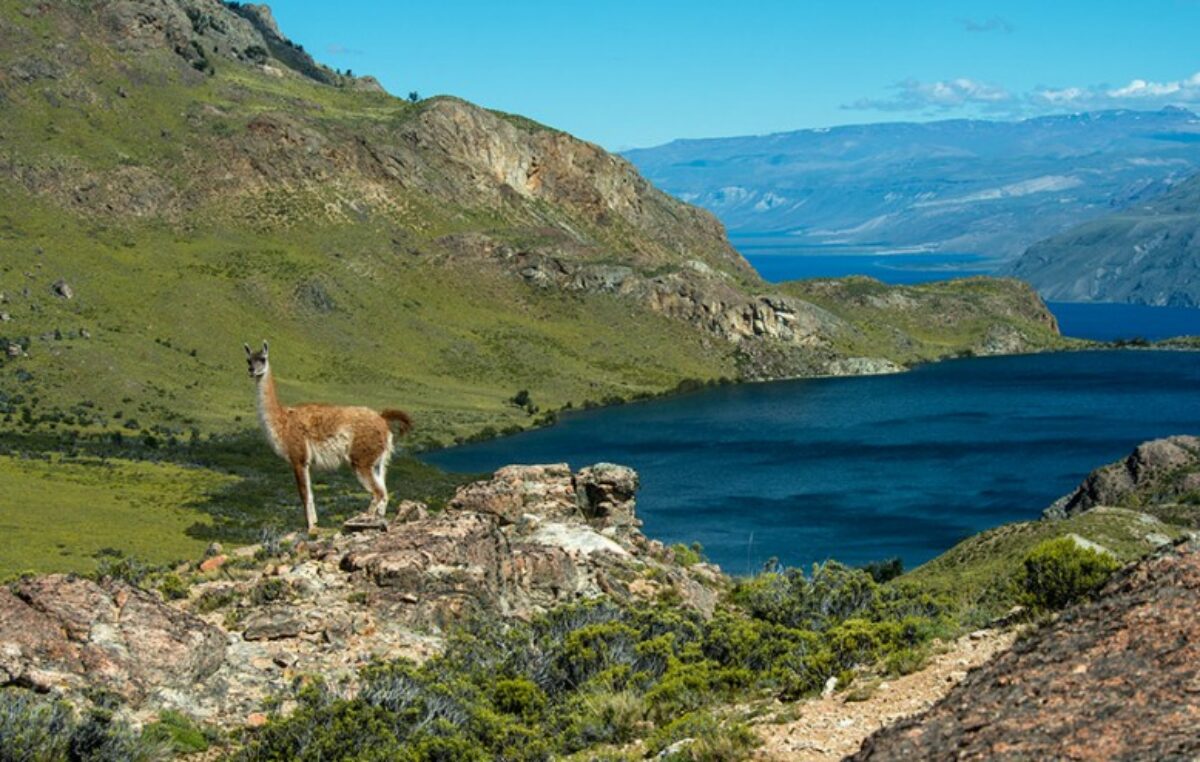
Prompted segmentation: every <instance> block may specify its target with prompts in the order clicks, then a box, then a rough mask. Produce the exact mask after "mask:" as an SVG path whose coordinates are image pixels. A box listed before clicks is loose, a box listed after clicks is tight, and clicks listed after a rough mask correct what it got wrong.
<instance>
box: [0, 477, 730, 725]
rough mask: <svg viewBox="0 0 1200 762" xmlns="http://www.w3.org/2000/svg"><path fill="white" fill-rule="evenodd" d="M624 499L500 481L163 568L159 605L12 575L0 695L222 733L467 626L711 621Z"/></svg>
mask: <svg viewBox="0 0 1200 762" xmlns="http://www.w3.org/2000/svg"><path fill="white" fill-rule="evenodd" d="M636 489H637V475H636V474H635V473H634V472H633V471H631V470H630V469H628V468H624V467H621V466H614V465H611V464H598V465H596V466H593V467H591V468H585V469H583V470H581V471H579V472H577V473H572V472H571V471H570V470H569V469H568V468H567V467H566V466H565V465H551V466H526V467H521V466H510V467H508V468H505V469H501V470H500V471H498V472H497V473H496V474H495V475H494V477H493V478H491V479H490V480H486V481H482V482H476V483H472V484H470V485H467V486H466V487H464V488H462V489H461V490H460V491H459V493H458V495H457V496H456V497H455V499H454V500H453V502H452V504H451V506H450V507H449V508H448V509H447V510H446V511H445V512H444V513H440V514H437V515H433V516H431V515H429V512H428V509H427V508H426V507H425V506H424V505H422V504H419V503H405V504H402V505H401V506H400V509H399V515H398V516H396V517H395V519H394V520H393V521H391V522H390V523H387V522H384V523H381V524H378V525H363V524H362V523H359V524H354V523H351V524H349V525H348V527H347V530H348V531H347V533H346V534H342V535H338V536H336V537H333V538H331V539H328V540H325V541H321V542H311V541H305V542H297V541H296V540H295V538H291V539H285V540H282V541H281V540H279V539H275V540H273V541H272V542H271V543H270V544H269V545H258V546H248V547H243V548H239V549H238V550H237V551H236V552H234V553H231V554H228V555H226V554H223V553H221V551H220V549H219V548H214V549H213V550H212V552H211V553H210V554H209V556H208V557H207V558H206V559H205V560H203V561H202V562H200V563H198V564H185V565H183V566H182V567H181V568H180V569H178V570H177V573H178V574H180V575H185V576H191V575H196V583H195V584H193V585H191V586H190V587H185V588H182V589H177V588H165V590H167V591H168V593H167V594H165V597H166V598H167V602H164V600H163V598H162V597H160V596H159V595H158V594H156V593H154V592H149V591H146V590H143V589H141V588H139V587H136V586H134V585H132V584H130V583H129V582H128V581H125V580H122V579H119V578H113V577H103V578H101V579H100V580H99V581H93V580H90V579H85V578H81V577H74V576H68V575H49V576H43V577H31V578H26V579H23V580H21V581H19V582H17V583H15V584H13V585H12V586H11V587H0V688H2V687H4V686H19V687H23V688H32V689H34V690H36V691H39V692H43V693H45V692H52V693H54V694H56V695H59V696H62V697H64V698H68V699H70V700H72V701H73V702H75V703H76V704H85V705H86V704H89V703H90V702H91V700H92V699H94V698H95V697H96V696H98V695H103V694H104V693H111V694H114V695H116V696H117V697H119V698H120V700H121V702H122V707H123V710H124V711H125V712H126V714H127V716H128V717H130V718H132V719H134V720H136V721H139V722H141V721H145V720H147V719H151V718H154V717H157V716H158V715H159V714H160V713H162V712H163V711H167V710H176V711H181V712H184V713H186V714H187V715H188V716H190V717H193V718H195V719H198V720H201V721H204V722H211V723H215V724H217V725H219V726H222V727H227V728H229V727H240V726H243V725H245V724H247V723H249V724H251V725H253V724H255V723H256V722H260V721H261V720H262V719H263V716H262V715H257V716H256V713H257V712H260V711H262V708H263V706H264V704H265V702H266V700H267V699H268V698H270V697H272V696H278V695H282V694H284V693H286V692H287V691H288V688H289V685H290V684H291V683H292V681H293V680H295V679H298V678H299V677H300V676H302V675H320V676H322V678H323V679H324V680H326V681H328V682H330V683H337V684H341V685H343V686H344V687H349V686H352V685H353V684H354V682H355V680H356V676H357V674H358V670H359V669H360V668H362V667H363V666H365V665H367V664H370V663H371V662H372V661H373V660H375V659H378V658H386V659H396V658H401V657H404V658H411V659H416V660H418V661H420V660H423V659H425V658H427V657H429V656H430V655H432V654H434V653H437V652H439V651H440V650H441V649H442V648H443V647H444V645H445V636H446V635H447V634H448V633H449V632H450V629H451V627H452V625H456V624H458V625H462V624H465V623H466V622H468V621H470V620H471V619H473V618H478V617H481V616H482V617H487V618H494V617H499V618H500V619H528V618H530V617H532V616H534V615H535V614H538V613H544V612H546V611H548V610H550V609H552V608H554V607H555V606H558V605H561V604H566V603H571V602H577V601H582V600H588V599H595V598H597V597H609V598H611V599H614V600H617V601H620V602H624V603H629V602H634V601H639V600H640V601H654V600H657V599H658V598H659V597H660V596H667V595H669V596H670V597H671V599H672V600H674V601H676V602H677V603H678V605H680V606H682V607H683V608H684V609H687V610H691V611H696V612H700V613H701V614H703V615H706V616H711V614H712V612H713V609H714V607H715V605H716V601H717V595H718V593H719V592H720V591H721V590H722V589H723V588H724V587H725V586H726V585H727V584H728V580H727V579H726V578H725V577H724V576H723V575H721V573H720V571H719V570H718V569H716V568H715V567H711V566H709V565H707V564H698V563H692V564H690V565H687V566H685V565H683V564H682V563H680V562H678V561H677V560H676V558H675V552H674V551H672V550H671V549H669V548H665V547H663V545H662V543H659V542H656V541H653V540H649V539H647V538H646V537H645V536H644V535H642V533H641V532H640V531H639V530H638V525H639V524H640V522H639V521H638V519H637V517H636V513H635V492H636ZM160 589H164V588H160ZM171 590H174V592H170V591H171ZM172 598H179V599H180V600H178V601H176V602H170V601H171V599H172Z"/></svg>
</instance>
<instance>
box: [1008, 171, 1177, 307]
mask: <svg viewBox="0 0 1200 762" xmlns="http://www.w3.org/2000/svg"><path fill="white" fill-rule="evenodd" d="M1010 272H1011V274H1013V275H1015V276H1016V277H1018V278H1021V279H1023V280H1027V281H1029V282H1030V283H1032V284H1033V285H1034V286H1036V287H1037V288H1038V290H1039V291H1041V293H1042V295H1043V296H1044V297H1046V298H1048V299H1053V300H1057V301H1065V302H1080V301H1099V302H1133V303H1136V304H1152V305H1170V306H1178V307H1200V175H1197V176H1194V177H1192V178H1191V179H1189V180H1187V181H1185V182H1182V183H1180V184H1179V185H1177V186H1175V187H1174V188H1172V189H1171V190H1169V191H1168V192H1166V193H1164V194H1163V195H1161V196H1158V197H1157V198H1155V199H1153V200H1151V201H1149V202H1147V203H1142V204H1134V205H1132V206H1130V207H1128V208H1126V209H1122V210H1121V211H1118V212H1114V213H1112V214H1108V215H1105V216H1103V217H1101V218H1099V219H1095V220H1091V221H1089V222H1085V223H1083V224H1081V225H1078V226H1076V227H1073V228H1071V229H1070V230H1068V231H1066V232H1065V233H1061V234H1059V235H1057V236H1054V237H1052V238H1050V239H1048V240H1045V241H1042V242H1040V243H1037V244H1035V245H1033V246H1031V247H1030V248H1029V250H1028V251H1026V252H1025V254H1024V255H1023V256H1022V257H1021V258H1020V259H1018V260H1017V261H1016V262H1015V263H1014V264H1013V265H1012V267H1011V268H1010Z"/></svg>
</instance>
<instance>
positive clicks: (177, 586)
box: [158, 573, 188, 601]
mask: <svg viewBox="0 0 1200 762" xmlns="http://www.w3.org/2000/svg"><path fill="white" fill-rule="evenodd" d="M158 592H160V593H162V597H163V598H166V599H167V600H168V601H180V600H183V599H184V598H187V597H188V585H187V583H186V582H184V581H183V578H181V577H180V576H179V575H178V574H174V573H171V574H164V575H163V577H162V579H160V580H159V582H158Z"/></svg>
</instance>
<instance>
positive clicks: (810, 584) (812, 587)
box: [734, 561, 879, 630]
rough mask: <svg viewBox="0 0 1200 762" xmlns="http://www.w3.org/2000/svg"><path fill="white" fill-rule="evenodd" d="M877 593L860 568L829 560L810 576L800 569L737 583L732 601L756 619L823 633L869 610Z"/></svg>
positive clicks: (773, 573) (770, 572)
mask: <svg viewBox="0 0 1200 762" xmlns="http://www.w3.org/2000/svg"><path fill="white" fill-rule="evenodd" d="M878 590H879V587H878V585H876V584H875V581H874V580H873V579H871V576H870V575H869V574H867V573H866V572H865V571H863V570H862V569H851V568H850V567H848V566H844V565H842V564H839V563H838V562H836V561H828V562H826V563H824V564H816V565H814V566H813V572H812V576H811V577H806V576H805V575H804V572H803V571H801V570H800V569H787V570H784V571H781V572H779V571H768V572H765V573H763V574H760V575H759V576H757V577H754V578H753V579H750V580H747V581H744V582H741V583H739V584H738V586H737V587H736V588H735V589H734V600H735V601H736V602H738V603H740V604H741V605H742V606H745V607H746V609H747V610H748V611H749V612H750V614H751V615H752V616H754V617H756V618H759V619H765V620H766V621H768V622H774V623H776V624H784V625H787V626H789V627H798V628H801V629H808V630H824V629H827V628H828V627H829V626H830V625H831V624H833V623H834V622H837V621H841V620H843V619H847V618H849V617H852V616H856V615H859V614H861V613H863V612H865V611H869V610H871V609H872V608H873V607H874V606H875V604H876V602H877V600H878V595H879V592H878Z"/></svg>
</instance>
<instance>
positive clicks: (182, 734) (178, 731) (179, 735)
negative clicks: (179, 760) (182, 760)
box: [142, 710, 214, 754]
mask: <svg viewBox="0 0 1200 762" xmlns="http://www.w3.org/2000/svg"><path fill="white" fill-rule="evenodd" d="M142 736H143V738H145V739H146V740H147V741H151V742H154V743H157V744H159V745H161V746H164V747H167V748H170V749H171V750H172V751H174V752H175V753H176V754H197V753H199V752H202V751H208V746H209V743H210V742H211V741H212V740H214V734H211V733H206V732H205V731H204V730H203V729H202V728H200V727H198V726H197V725H196V723H194V722H193V721H192V720H191V718H189V717H188V716H187V715H185V714H181V713H179V712H173V711H170V710H167V711H165V712H162V713H161V714H160V715H159V716H158V722H153V723H150V724H148V725H146V727H145V728H144V729H143V730H142Z"/></svg>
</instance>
